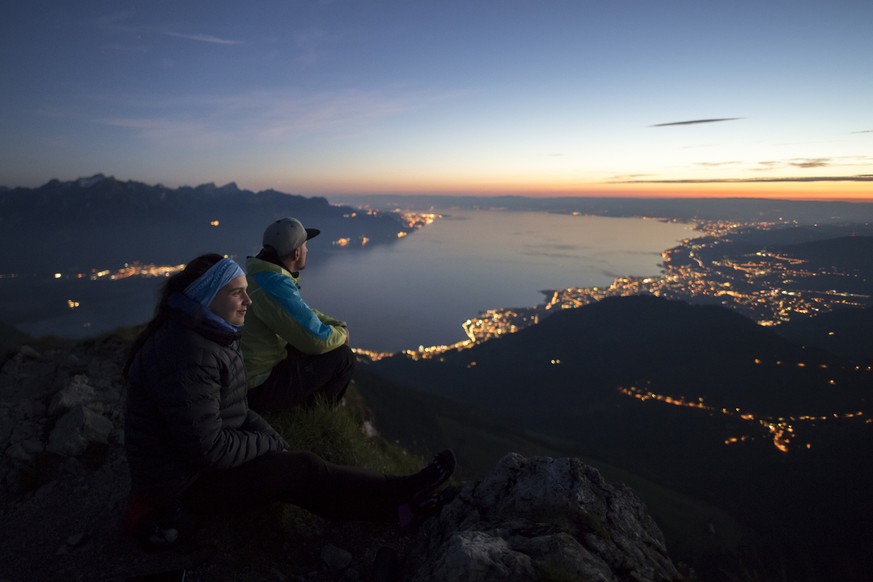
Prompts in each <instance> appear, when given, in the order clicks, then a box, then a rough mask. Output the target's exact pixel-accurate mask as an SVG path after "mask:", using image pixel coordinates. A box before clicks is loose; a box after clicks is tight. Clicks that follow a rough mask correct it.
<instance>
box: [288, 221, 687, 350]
mask: <svg viewBox="0 0 873 582" xmlns="http://www.w3.org/2000/svg"><path fill="white" fill-rule="evenodd" d="M446 212H447V213H448V215H447V216H446V217H445V218H443V219H440V220H438V221H436V222H435V223H434V224H431V225H429V226H426V227H424V228H423V229H421V230H419V231H417V232H416V233H415V234H413V235H410V236H409V237H407V238H405V239H403V240H402V241H399V242H398V244H394V245H383V246H379V247H374V248H372V249H370V250H368V251H366V252H360V253H341V252H332V253H330V255H331V256H329V257H327V256H324V255H322V256H317V255H315V254H314V253H311V254H310V258H309V265H308V267H307V269H306V270H305V271H303V273H302V276H301V279H300V283H301V293H302V294H303V297H304V299H305V300H306V301H307V302H308V303H309V304H310V305H311V306H313V307H316V308H318V309H319V310H321V311H323V312H325V313H327V314H329V315H332V316H334V317H337V318H338V319H342V320H345V321H347V322H348V323H349V329H350V331H351V339H352V344H353V345H355V346H358V347H363V348H367V349H373V350H378V351H398V350H401V349H405V348H417V347H418V346H419V345H425V346H429V345H440V344H447V343H454V342H456V341H459V340H462V339H464V338H465V337H466V336H465V334H464V332H463V329H462V328H461V324H462V323H463V322H464V321H466V320H467V319H469V318H470V317H473V316H475V315H477V314H478V313H479V312H480V311H484V310H487V309H493V308H498V307H529V306H533V305H537V304H539V303H541V302H542V301H543V299H544V297H543V295H542V293H541V291H542V290H545V289H562V288H567V287H595V286H605V285H608V284H609V283H611V282H612V281H613V279H615V278H616V277H618V276H623V275H641V276H642V275H657V274H659V273H660V268H659V266H658V264H659V263H660V261H661V251H663V250H665V249H668V248H671V247H674V246H676V244H677V243H678V242H679V241H681V240H682V239H684V238H688V237H689V236H692V234H693V233H692V230H691V227H690V226H689V225H684V224H675V223H665V222H661V221H657V220H643V219H639V218H605V217H599V216H570V215H563V214H547V213H541V212H508V211H500V210H479V211H454V210H453V211H446ZM325 254H327V253H325ZM322 257H323V258H322ZM322 260H324V264H323V265H322V264H320V261H322Z"/></svg>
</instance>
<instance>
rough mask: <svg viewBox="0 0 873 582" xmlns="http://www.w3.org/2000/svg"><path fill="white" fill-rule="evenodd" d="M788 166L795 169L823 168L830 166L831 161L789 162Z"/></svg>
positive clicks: (819, 159)
mask: <svg viewBox="0 0 873 582" xmlns="http://www.w3.org/2000/svg"><path fill="white" fill-rule="evenodd" d="M789 164H790V165H792V166H794V167H795V168H824V167H827V166H829V165H831V160H830V159H828V158H817V159H809V160H794V161H791V162H789Z"/></svg>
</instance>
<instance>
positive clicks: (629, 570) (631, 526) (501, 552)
mask: <svg viewBox="0 0 873 582" xmlns="http://www.w3.org/2000/svg"><path fill="white" fill-rule="evenodd" d="M406 564H407V566H406V572H405V576H404V579H409V580H421V581H425V580H428V581H440V580H445V581H447V582H448V581H453V582H454V581H474V580H513V581H523V580H602V581H609V580H634V581H644V580H651V581H654V580H678V579H681V576H680V574H679V572H678V571H677V569H676V568H675V567H674V565H673V563H672V561H671V560H670V557H669V556H668V555H667V550H666V547H665V543H664V537H663V535H662V534H661V531H660V530H659V529H658V527H657V526H656V525H655V523H654V521H653V520H652V518H651V517H650V516H649V514H648V513H647V512H646V509H645V507H644V506H643V504H642V502H641V501H640V500H639V498H638V497H637V496H636V495H635V494H634V493H633V492H632V491H631V490H630V489H628V488H627V487H624V486H613V485H610V484H608V483H606V482H605V481H604V480H603V477H601V475H600V473H599V472H598V471H597V470H596V469H594V468H593V467H590V466H588V465H586V464H584V463H583V462H582V461H580V460H579V459H575V458H562V459H552V458H547V457H539V458H524V457H522V456H520V455H518V454H515V453H512V454H508V455H506V456H505V457H504V458H503V459H502V460H501V461H500V463H499V464H498V466H497V467H496V468H495V469H494V471H492V472H491V474H490V475H488V476H487V477H486V478H485V479H483V480H482V481H479V482H476V483H464V484H463V486H462V488H461V490H460V493H459V494H458V496H457V497H456V498H455V499H454V500H453V501H452V502H451V503H450V504H449V505H446V506H445V507H443V509H442V511H441V513H440V515H439V517H438V518H437V519H432V520H430V521H429V522H427V523H426V524H425V527H424V528H423V530H422V531H421V532H420V535H419V536H418V537H417V543H416V545H414V546H413V547H412V548H411V549H410V552H409V555H408V557H407V560H406Z"/></svg>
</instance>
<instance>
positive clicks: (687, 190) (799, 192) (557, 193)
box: [263, 178, 873, 202]
mask: <svg viewBox="0 0 873 582" xmlns="http://www.w3.org/2000/svg"><path fill="white" fill-rule="evenodd" d="M277 182H278V184H279V186H278V189H279V190H282V191H287V192H298V193H299V192H307V193H309V194H317V195H330V194H344V195H345V194H348V195H355V194H360V195H370V194H397V195H421V196H426V195H451V196H502V195H508V196H529V197H615V198H769V199H784V200H809V201H830V202H836V201H851V202H873V182H849V181H847V182H837V181H834V182H825V181H822V182H730V183H726V182H711V183H620V184H619V183H605V182H601V183H597V182H587V183H574V184H570V183H566V182H561V183H554V182H545V181H543V182H534V181H527V180H519V181H516V182H510V181H508V180H494V181H488V180H485V179H467V180H464V179H460V180H446V179H435V180H427V181H417V180H406V179H396V180H386V179H384V178H382V179H373V180H366V179H362V180H355V181H346V180H339V181H333V182H332V183H330V184H326V183H324V182H319V183H317V184H316V183H314V182H312V183H307V184H301V183H294V184H292V183H288V182H287V181H285V180H282V179H278V180H276V182H273V183H270V184H264V185H263V187H264V188H276V187H277Z"/></svg>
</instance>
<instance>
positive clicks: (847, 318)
mask: <svg viewBox="0 0 873 582" xmlns="http://www.w3.org/2000/svg"><path fill="white" fill-rule="evenodd" d="M775 330H776V331H777V332H778V333H779V334H780V335H782V336H784V337H786V338H788V339H790V340H792V341H795V342H799V343H804V344H807V345H811V346H816V347H819V348H822V349H826V350H828V351H830V352H832V353H834V354H839V355H841V356H843V357H845V358H848V359H850V360H853V361H855V362H857V363H858V364H859V365H862V366H865V367H866V366H869V365H871V364H873V307H868V308H866V309H849V308H847V309H839V310H836V311H832V312H830V313H824V314H822V315H818V316H816V317H810V318H808V319H797V320H794V321H790V322H788V323H784V324H782V325H780V326H779V327H777V328H775Z"/></svg>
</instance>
